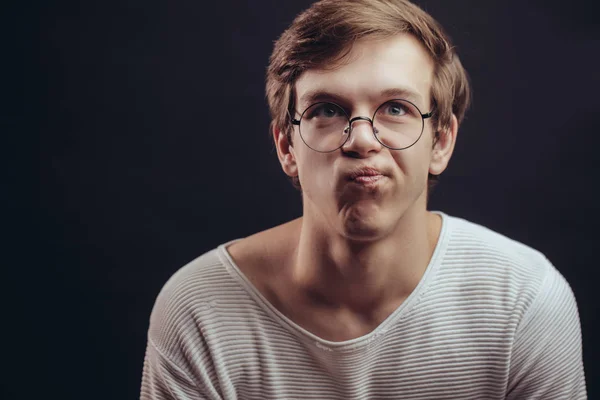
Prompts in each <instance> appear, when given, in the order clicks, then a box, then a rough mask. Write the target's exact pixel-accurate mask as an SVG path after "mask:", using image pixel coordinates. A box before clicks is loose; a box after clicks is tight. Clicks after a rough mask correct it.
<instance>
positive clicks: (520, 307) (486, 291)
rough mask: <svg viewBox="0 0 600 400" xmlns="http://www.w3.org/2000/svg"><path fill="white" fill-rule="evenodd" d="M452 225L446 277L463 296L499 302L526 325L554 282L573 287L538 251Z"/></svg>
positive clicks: (456, 221)
mask: <svg viewBox="0 0 600 400" xmlns="http://www.w3.org/2000/svg"><path fill="white" fill-rule="evenodd" d="M446 221H447V222H448V226H447V228H448V229H447V233H446V243H447V244H446V250H445V252H444V256H443V259H442V261H441V264H442V265H441V268H440V275H441V276H442V277H443V278H442V279H444V278H445V281H446V282H452V284H451V285H454V289H456V290H460V292H461V293H471V294H472V295H473V297H474V298H475V299H476V300H479V301H483V299H493V301H494V304H496V305H497V306H498V307H499V308H502V309H505V310H506V311H507V312H508V313H509V314H510V315H511V317H513V318H516V320H520V319H521V318H522V317H523V316H524V314H525V313H526V312H527V310H529V309H530V308H531V306H532V304H533V303H534V300H535V299H536V298H539V297H540V296H541V293H543V292H544V291H545V290H547V288H548V285H550V286H552V285H553V283H552V282H555V283H557V282H561V285H563V286H564V285H566V287H567V288H568V284H567V282H566V281H565V280H564V278H563V277H562V275H561V274H560V272H559V271H558V270H557V269H556V268H555V267H554V265H553V264H552V263H551V262H550V261H549V260H548V258H546V256H545V255H544V254H543V253H541V252H540V251H538V250H537V249H534V248H532V247H530V246H528V245H526V244H523V243H521V242H519V241H516V240H513V239H511V238H509V237H507V236H505V235H503V234H501V233H498V232H496V231H494V230H492V229H489V228H487V227H484V226H482V225H479V224H476V223H473V222H470V221H467V220H465V219H461V218H456V217H451V216H446ZM449 285H450V284H449Z"/></svg>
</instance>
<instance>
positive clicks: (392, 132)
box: [292, 99, 433, 153]
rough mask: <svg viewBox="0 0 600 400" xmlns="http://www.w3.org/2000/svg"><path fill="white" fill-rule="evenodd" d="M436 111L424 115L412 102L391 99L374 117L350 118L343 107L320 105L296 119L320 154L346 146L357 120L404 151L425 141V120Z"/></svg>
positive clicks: (381, 140)
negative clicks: (422, 140)
mask: <svg viewBox="0 0 600 400" xmlns="http://www.w3.org/2000/svg"><path fill="white" fill-rule="evenodd" d="M432 115H433V111H431V112H429V113H427V114H423V113H421V111H420V110H419V108H418V107H417V106H416V105H414V104H413V103H411V102H410V101H408V100H404V99H394V100H389V101H386V102H385V103H383V104H382V105H380V106H379V107H377V109H376V110H375V113H374V114H373V118H368V117H360V116H358V117H354V118H352V119H350V117H349V116H348V114H347V113H346V111H345V110H344V109H343V108H342V107H341V106H339V105H337V104H335V103H329V102H319V103H315V104H313V105H311V106H309V107H308V108H307V109H306V110H304V112H303V113H302V114H301V115H300V119H295V118H294V119H292V124H294V125H298V128H299V131H300V137H301V138H302V141H303V142H304V143H305V144H306V145H307V146H308V147H310V148H311V149H313V150H315V151H318V152H320V153H330V152H332V151H335V150H337V149H339V148H340V147H342V146H343V145H344V144H345V143H346V142H347V141H348V139H349V138H350V135H351V134H352V124H353V123H354V122H355V121H361V120H362V121H369V122H370V123H371V127H372V128H373V135H374V136H375V139H377V141H378V142H379V143H381V144H382V145H384V146H385V147H387V148H389V149H392V150H404V149H407V148H409V147H411V146H412V145H414V144H415V143H417V141H418V140H419V139H420V138H421V135H422V134H423V128H424V126H425V119H427V118H430V117H431V116H432Z"/></svg>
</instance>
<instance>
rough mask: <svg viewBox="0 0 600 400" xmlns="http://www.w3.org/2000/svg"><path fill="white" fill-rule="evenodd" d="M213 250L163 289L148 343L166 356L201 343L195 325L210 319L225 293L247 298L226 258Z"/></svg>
mask: <svg viewBox="0 0 600 400" xmlns="http://www.w3.org/2000/svg"><path fill="white" fill-rule="evenodd" d="M225 245H226V244H223V245H220V246H218V247H217V248H214V249H212V250H210V251H208V252H206V253H204V254H202V255H201V256H199V257H197V258H196V259H194V260H192V261H191V262H189V263H188V264H186V265H184V266H183V267H181V268H180V269H179V270H177V271H176V272H175V273H174V274H173V275H172V276H171V277H170V278H169V279H168V280H167V282H166V283H165V284H164V285H163V287H162V289H161V290H160V292H159V294H158V296H157V297H156V301H155V303H154V307H153V308H152V313H151V315H150V326H149V329H148V339H149V340H150V341H151V342H152V343H153V344H154V345H155V346H156V347H157V348H158V349H160V350H161V351H162V352H163V353H165V355H166V356H168V357H171V356H173V354H171V353H172V352H176V351H180V350H181V348H182V347H183V345H184V344H185V343H186V342H189V343H190V344H192V343H193V342H197V341H198V340H199V337H198V336H199V332H198V327H197V324H196V323H195V321H196V320H197V318H198V316H202V317H203V318H206V319H210V314H207V313H206V311H207V310H209V309H210V307H212V304H214V302H215V299H219V298H220V297H222V296H223V294H225V293H230V294H231V295H233V296H236V295H237V296H242V295H244V291H243V289H242V288H241V287H240V285H239V283H238V282H237V281H236V280H235V279H234V277H233V276H232V274H231V271H230V270H229V269H230V267H229V266H228V265H227V260H226V259H225V257H224V255H223V252H224V250H223V247H224V246H225Z"/></svg>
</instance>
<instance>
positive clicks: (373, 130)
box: [291, 99, 435, 153]
mask: <svg viewBox="0 0 600 400" xmlns="http://www.w3.org/2000/svg"><path fill="white" fill-rule="evenodd" d="M392 101H404V102H406V103H409V104H411V105H412V106H413V107H415V108H416V109H417V111H418V112H419V114H420V115H421V133H419V137H418V138H417V140H415V141H414V143H413V144H411V145H410V146H406V147H402V148H400V149H397V148H394V147H390V146H388V145H386V144H385V143H383V142H382V141H381V140H379V138H378V137H377V133H378V132H377V128H375V125H373V120H374V119H375V115H376V114H377V111H379V109H380V108H381V107H383V106H384V105H386V104H387V103H389V102H392ZM317 104H333V105H334V106H336V107H338V108H339V109H340V110H342V111H343V112H344V115H346V118H348V127H347V128H346V129H349V130H350V131H349V132H348V136H347V137H346V140H344V142H343V143H342V144H341V145H339V146H338V147H336V148H335V149H333V150H327V151H322V150H317V149H313V148H312V147H310V146H309V145H308V143H306V141H305V140H304V137H302V132H300V138H301V139H302V141H303V142H304V144H305V145H306V146H307V147H308V148H309V149H311V150H314V151H316V152H319V153H332V152H334V151H336V150H338V149H340V148H342V147H343V146H344V145H345V144H346V142H347V141H348V139H350V135H352V124H353V123H354V121H369V123H370V124H371V128H372V132H373V136H374V137H375V140H377V141H378V142H379V143H381V145H382V146H384V147H387V148H388V149H390V150H406V149H408V148H410V147H412V146H414V145H415V144H416V143H417V142H418V141H419V140H420V139H421V136H423V131H424V130H425V120H426V119H427V118H431V117H432V116H433V113H434V111H435V109H434V110H431V111H429V112H428V113H426V114H423V113H422V112H421V110H419V107H417V105H416V104H415V103H413V102H412V101H409V100H406V99H391V100H386V101H384V102H383V103H381V105H379V107H377V108H376V109H375V112H374V113H373V117H372V118H369V117H363V116H357V117H354V118H352V119H351V118H350V117H349V116H348V113H346V111H345V110H344V107H342V106H340V105H339V104H336V103H334V102H331V101H319V102H316V103H313V104H311V105H310V106H308V107H306V109H305V110H304V111H303V112H302V114H300V119H296V118H292V120H291V122H292V125H297V126H298V129H301V128H300V122H301V121H302V117H304V114H305V113H306V111H308V110H309V109H310V108H311V107H314V106H316V105H317Z"/></svg>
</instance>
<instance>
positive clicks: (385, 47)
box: [278, 34, 445, 240]
mask: <svg viewBox="0 0 600 400" xmlns="http://www.w3.org/2000/svg"><path fill="white" fill-rule="evenodd" d="M432 76H433V61H432V60H431V58H430V56H429V55H428V54H427V52H426V50H425V49H424V48H423V47H422V45H421V44H420V43H419V42H418V41H417V40H416V39H415V38H414V37H413V36H411V35H408V34H401V35H397V36H394V37H392V38H388V39H364V40H361V41H358V42H357V43H356V44H355V45H354V46H353V48H352V51H351V52H350V54H349V57H348V58H347V61H346V62H344V63H343V64H342V65H340V66H339V67H337V68H334V69H325V70H309V71H306V72H304V73H303V74H302V75H301V76H300V78H299V79H298V80H297V82H296V104H297V106H296V112H297V114H296V115H295V118H300V114H301V113H302V112H303V111H304V110H305V109H306V108H307V107H308V106H310V105H311V104H313V103H315V102H319V101H330V102H333V103H336V104H338V105H340V106H342V107H343V108H344V110H345V111H346V113H347V114H348V116H349V117H350V118H354V117H356V116H365V117H369V118H372V117H373V113H374V112H375V110H376V108H377V107H378V106H379V105H381V104H382V103H384V102H386V101H388V100H392V99H398V98H401V99H407V100H410V101H411V102H412V103H414V104H415V105H416V106H417V107H418V108H419V109H420V111H421V113H427V112H429V111H430V109H431V102H430V90H431V82H432ZM394 91H397V93H393V92H394ZM315 94H316V95H315ZM429 121H430V120H425V127H424V131H423V134H422V136H421V138H420V139H419V141H418V142H417V143H416V144H415V145H413V146H412V147H409V148H407V149H405V150H391V149H389V148H387V147H385V146H383V145H382V144H380V143H379V142H378V141H377V140H376V138H375V137H374V136H373V129H372V127H371V124H370V123H369V122H368V121H364V120H358V121H356V122H354V123H353V129H352V133H351V135H350V138H349V139H348V140H347V142H346V143H345V144H344V145H343V146H342V147H341V148H340V149H338V150H336V151H334V152H331V153H319V152H316V151H314V150H312V149H310V148H309V147H307V146H306V145H305V144H304V142H303V141H302V139H301V137H300V134H299V130H298V127H297V126H295V127H294V132H293V136H292V142H293V146H292V147H290V148H289V149H288V158H287V160H288V161H289V160H293V162H294V163H295V165H294V168H296V171H297V174H298V177H299V179H300V184H301V185H302V191H303V192H302V195H303V207H304V210H303V211H304V217H305V219H307V218H309V219H310V220H311V221H314V222H317V223H318V224H326V225H327V226H328V227H330V228H333V229H335V230H336V231H337V232H339V233H340V234H341V235H343V236H345V237H347V238H349V239H354V240H374V239H377V238H381V237H383V236H385V235H386V234H389V233H391V232H392V231H393V230H394V228H395V227H396V226H397V224H398V222H399V221H400V219H401V218H402V217H404V216H407V214H412V215H416V214H415V213H416V212H420V211H419V210H421V211H423V210H425V207H426V187H427V176H428V172H429V170H430V166H431V165H430V164H431V161H432V145H433V142H432V140H433V130H432V126H431V123H430V122H429ZM282 148H283V147H282V146H281V140H279V141H278V150H279V152H280V156H281V154H282V151H284V152H285V150H282ZM282 163H283V161H282ZM361 167H367V168H373V169H375V170H376V171H379V172H380V173H381V175H383V176H382V177H379V178H378V179H376V182H375V183H371V184H364V182H360V181H361V179H358V180H356V179H352V177H351V176H349V175H351V174H352V172H356V170H357V168H361ZM444 167H445V166H444ZM284 169H285V165H284ZM286 172H288V173H289V171H288V170H286ZM363 181H364V180H363Z"/></svg>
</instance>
